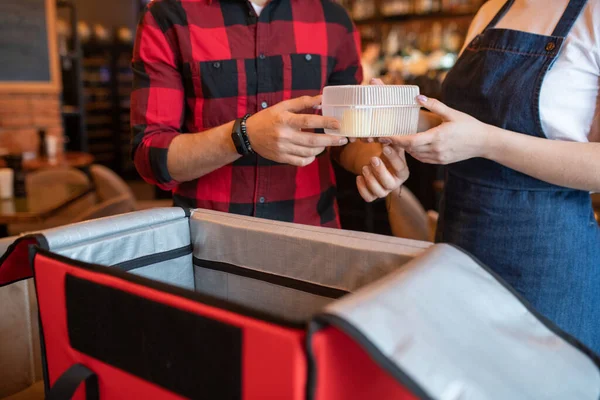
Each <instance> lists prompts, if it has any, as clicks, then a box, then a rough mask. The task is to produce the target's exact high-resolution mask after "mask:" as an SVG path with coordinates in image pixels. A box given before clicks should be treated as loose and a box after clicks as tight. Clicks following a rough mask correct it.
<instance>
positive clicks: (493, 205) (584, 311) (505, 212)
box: [437, 0, 600, 353]
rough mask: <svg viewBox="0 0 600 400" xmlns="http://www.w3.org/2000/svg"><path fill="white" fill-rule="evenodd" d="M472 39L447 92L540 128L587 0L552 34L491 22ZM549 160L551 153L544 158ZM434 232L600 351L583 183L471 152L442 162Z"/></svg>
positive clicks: (599, 301)
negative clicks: (577, 186)
mask: <svg viewBox="0 0 600 400" xmlns="http://www.w3.org/2000/svg"><path fill="white" fill-rule="evenodd" d="M513 3H514V0H509V1H508V2H507V3H506V4H505V5H504V7H503V8H502V9H501V10H500V11H499V12H498V14H497V15H496V16H495V17H494V19H493V20H492V21H491V22H490V24H489V25H488V26H487V28H486V29H485V30H484V31H483V32H482V33H481V34H480V35H478V36H477V37H475V38H474V39H473V41H472V42H471V43H470V44H469V45H468V48H466V49H465V51H464V53H463V54H462V55H461V57H460V58H459V59H458V61H457V63H456V65H455V66H454V68H453V69H452V70H451V71H450V72H449V74H448V76H447V78H446V80H445V82H444V85H443V89H442V90H443V100H444V102H445V103H446V104H447V105H448V106H450V107H452V108H455V109H457V110H460V111H463V112H465V113H467V114H469V115H471V116H473V117H475V118H477V119H479V120H480V121H482V122H485V123H487V124H491V125H494V126H497V127H500V128H504V129H507V130H510V131H515V132H519V133H522V134H524V135H530V136H535V137H539V138H546V136H545V134H544V132H543V129H542V125H541V121H540V111H539V100H540V89H541V86H542V81H543V80H544V77H545V75H546V72H547V71H548V70H549V69H550V68H552V64H553V63H554V61H555V60H556V57H557V56H558V54H559V52H560V50H561V47H562V46H563V43H564V41H565V37H566V36H567V35H568V33H569V31H570V30H571V27H572V26H573V24H574V22H575V20H576V19H577V18H578V16H579V15H580V13H581V11H582V9H583V7H584V6H585V4H586V0H571V1H570V2H569V5H568V6H567V8H566V10H565V13H564V14H563V16H562V17H561V19H560V21H559V22H558V24H557V26H556V28H555V30H554V32H553V34H552V36H543V35H537V34H532V33H526V32H520V31H514V30H509V29H493V28H494V26H495V25H496V23H497V22H498V21H499V20H500V19H501V18H502V17H503V16H504V14H506V12H507V11H508V9H509V8H510V7H511V6H512V4H513ZM550 162H552V161H550ZM437 241H439V242H447V243H452V244H455V245H457V246H459V247H462V248H463V249H465V250H467V251H469V252H471V253H472V254H474V255H475V256H476V257H478V258H479V259H480V260H481V261H482V262H483V263H484V264H487V265H488V266H489V267H490V268H492V269H493V270H494V271H495V272H496V273H498V274H499V275H500V276H501V277H502V278H504V279H505V280H506V281H507V282H508V283H509V284H510V285H511V286H513V287H514V288H515V289H516V290H517V291H518V292H520V293H521V294H522V295H523V296H524V297H525V298H526V299H527V300H529V302H531V303H532V305H533V306H534V307H535V308H536V309H537V310H538V311H539V312H540V313H541V314H543V315H545V316H546V317H547V318H549V319H550V320H552V321H553V322H554V323H556V324H557V325H558V326H559V327H561V328H562V329H563V330H565V331H567V332H568V333H570V334H572V335H573V336H575V337H576V338H578V339H579V340H580V341H582V342H583V343H584V344H586V345H587V346H588V347H590V348H591V349H592V350H594V351H595V352H597V353H600V228H599V227H598V224H597V223H596V221H595V220H594V213H593V210H592V205H591V197H590V194H589V193H588V192H584V191H580V190H572V189H568V188H564V187H559V186H555V185H552V184H549V183H546V182H542V181H540V180H538V179H535V178H532V177H530V176H527V175H524V174H522V173H520V172H517V171H515V170H513V169H510V168H506V167H504V166H502V165H500V164H498V163H495V162H492V161H490V160H486V159H481V158H475V159H471V160H466V161H463V162H459V163H455V164H452V165H449V166H448V173H447V176H446V185H445V191H444V195H443V198H442V205H441V212H440V224H439V228H438V233H437Z"/></svg>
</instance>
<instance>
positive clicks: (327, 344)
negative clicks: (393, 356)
mask: <svg viewBox="0 0 600 400" xmlns="http://www.w3.org/2000/svg"><path fill="white" fill-rule="evenodd" d="M310 346H311V353H312V356H313V362H314V368H313V371H312V373H313V374H314V376H313V378H314V387H313V388H312V389H310V388H309V391H312V392H313V393H310V394H309V396H310V397H309V398H312V399H314V400H359V399H361V400H363V399H386V400H417V399H418V397H417V396H415V395H413V394H412V393H411V392H410V391H409V390H408V389H407V388H406V387H404V386H403V385H402V384H401V383H400V382H398V381H397V380H396V379H395V378H394V377H393V376H392V375H390V374H389V373H388V372H386V371H385V370H384V369H382V368H381V367H380V366H379V365H378V364H377V363H376V362H375V361H374V360H373V358H372V357H371V356H370V355H369V354H368V353H367V352H366V351H365V350H364V349H363V348H362V347H361V346H360V345H359V344H358V343H356V341H354V340H352V339H351V338H350V337H349V336H348V335H347V334H346V333H344V332H342V331H341V330H339V329H338V328H336V327H333V326H328V327H325V328H323V329H321V330H319V331H318V332H316V333H314V334H313V335H312V337H311V343H310Z"/></svg>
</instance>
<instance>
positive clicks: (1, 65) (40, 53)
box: [0, 0, 59, 91]
mask: <svg viewBox="0 0 600 400" xmlns="http://www.w3.org/2000/svg"><path fill="white" fill-rule="evenodd" d="M55 7H56V6H55V4H54V1H53V0H0V60H1V62H0V90H14V91H28V90H29V91H44V90H49V91H56V90H58V84H59V82H58V65H57V49H56V36H55V34H56V33H55V32H56V29H55V24H56V8H55Z"/></svg>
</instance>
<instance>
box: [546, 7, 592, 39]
mask: <svg viewBox="0 0 600 400" xmlns="http://www.w3.org/2000/svg"><path fill="white" fill-rule="evenodd" d="M586 3H587V0H570V1H569V4H567V8H566V10H565V12H564V13H563V15H562V17H560V20H559V21H558V24H556V28H554V32H552V36H556V37H567V35H568V34H569V32H570V31H571V28H572V27H573V24H574V23H575V21H577V18H579V15H580V14H581V11H582V10H583V8H584V7H585V5H586Z"/></svg>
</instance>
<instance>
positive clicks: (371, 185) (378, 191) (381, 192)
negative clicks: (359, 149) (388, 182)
mask: <svg viewBox="0 0 600 400" xmlns="http://www.w3.org/2000/svg"><path fill="white" fill-rule="evenodd" d="M362 176H363V178H364V180H365V183H366V184H367V188H368V189H369V191H370V192H371V193H372V194H374V195H375V196H377V197H379V198H382V197H385V196H387V195H388V193H389V192H390V191H389V190H386V189H385V188H384V187H383V186H382V185H381V183H379V181H378V180H377V177H376V176H375V175H374V173H373V172H372V171H371V168H370V167H369V166H368V165H365V166H364V167H363V170H362Z"/></svg>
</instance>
